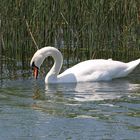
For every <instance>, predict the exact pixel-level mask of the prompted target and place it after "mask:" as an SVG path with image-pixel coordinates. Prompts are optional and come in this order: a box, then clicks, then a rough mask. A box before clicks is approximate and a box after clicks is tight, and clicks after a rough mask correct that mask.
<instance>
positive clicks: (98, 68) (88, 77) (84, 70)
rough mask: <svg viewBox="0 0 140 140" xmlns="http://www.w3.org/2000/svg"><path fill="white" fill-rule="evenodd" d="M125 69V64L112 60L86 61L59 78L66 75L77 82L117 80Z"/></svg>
mask: <svg viewBox="0 0 140 140" xmlns="http://www.w3.org/2000/svg"><path fill="white" fill-rule="evenodd" d="M126 68H127V65H126V63H123V62H119V61H113V60H111V61H110V60H104V59H96V60H88V61H84V62H81V63H79V64H77V65H75V66H73V67H71V68H69V69H67V70H66V71H64V72H63V73H62V74H60V75H59V76H58V77H59V78H62V77H63V78H64V77H66V76H68V75H71V76H73V78H74V77H75V79H76V80H77V81H78V82H79V81H98V80H110V79H112V78H114V77H115V78H117V77H118V76H120V73H122V72H123V71H124V70H125V69H126Z"/></svg>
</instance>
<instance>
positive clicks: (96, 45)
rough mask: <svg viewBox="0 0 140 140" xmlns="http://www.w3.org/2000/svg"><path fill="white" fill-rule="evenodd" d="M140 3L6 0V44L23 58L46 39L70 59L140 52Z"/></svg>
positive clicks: (3, 24)
mask: <svg viewBox="0 0 140 140" xmlns="http://www.w3.org/2000/svg"><path fill="white" fill-rule="evenodd" d="M139 5H140V2H139V0H24V1H23V0H1V44H2V45H1V46H2V47H1V49H0V50H1V52H5V53H6V55H7V56H8V57H10V58H15V59H20V60H22V61H29V59H30V58H31V56H32V54H33V52H34V51H36V50H37V47H39V48H41V47H43V46H46V45H51V46H55V47H57V48H59V49H61V51H62V53H63V54H64V55H65V58H66V60H67V62H68V63H69V61H70V59H71V60H72V61H73V62H78V61H81V60H85V59H90V58H101V57H102V58H108V57H113V58H115V59H123V60H124V59H129V58H130V57H132V58H138V57H140V9H139ZM35 42H36V44H35Z"/></svg>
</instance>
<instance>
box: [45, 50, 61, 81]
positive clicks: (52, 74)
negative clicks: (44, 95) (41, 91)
mask: <svg viewBox="0 0 140 140" xmlns="http://www.w3.org/2000/svg"><path fill="white" fill-rule="evenodd" d="M47 50H48V48H47ZM47 56H52V58H53V59H54V64H53V67H52V68H51V70H50V71H49V72H48V74H47V75H46V78H45V81H46V82H47V83H48V82H49V81H50V80H51V81H52V80H57V75H58V74H59V72H60V70H61V67H62V63H63V57H62V54H61V52H60V51H58V50H57V49H55V48H50V49H49V50H48V51H47Z"/></svg>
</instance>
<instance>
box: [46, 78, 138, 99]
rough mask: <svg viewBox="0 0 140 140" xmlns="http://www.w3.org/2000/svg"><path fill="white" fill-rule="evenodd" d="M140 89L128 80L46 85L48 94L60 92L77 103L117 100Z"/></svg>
mask: <svg viewBox="0 0 140 140" xmlns="http://www.w3.org/2000/svg"><path fill="white" fill-rule="evenodd" d="M138 88H139V84H131V83H129V81H127V80H123V79H121V80H114V81H110V82H89V83H88V82H87V83H78V84H73V83H72V84H58V85H46V87H45V89H46V94H48V93H51V94H54V93H57V92H58V91H59V92H60V91H61V92H62V94H65V92H67V93H69V94H71V95H73V98H74V99H75V100H77V101H100V100H107V99H117V98H121V97H123V96H128V95H130V94H131V91H133V92H134V91H135V90H137V89H138Z"/></svg>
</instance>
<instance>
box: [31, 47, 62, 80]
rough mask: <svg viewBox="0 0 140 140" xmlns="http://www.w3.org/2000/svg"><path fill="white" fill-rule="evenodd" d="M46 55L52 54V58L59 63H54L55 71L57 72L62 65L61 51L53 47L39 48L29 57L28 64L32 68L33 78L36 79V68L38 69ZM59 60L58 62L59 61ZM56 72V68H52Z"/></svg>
mask: <svg viewBox="0 0 140 140" xmlns="http://www.w3.org/2000/svg"><path fill="white" fill-rule="evenodd" d="M48 56H52V57H53V59H54V60H56V61H58V64H59V65H57V66H56V65H55V66H56V69H57V73H59V70H60V67H61V65H62V63H61V62H62V60H63V57H62V55H61V53H60V52H59V51H58V50H57V49H56V48H54V47H50V46H48V47H44V48H41V49H39V50H37V52H36V53H35V54H34V56H33V57H32V59H31V62H30V65H31V67H32V69H33V75H34V77H35V79H37V76H38V70H39V69H40V66H41V64H42V63H43V61H44V59H45V58H46V57H48ZM59 61H60V62H59ZM54 72H56V70H54Z"/></svg>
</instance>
